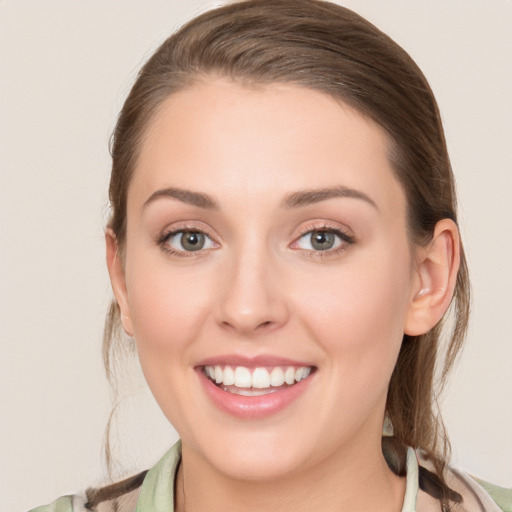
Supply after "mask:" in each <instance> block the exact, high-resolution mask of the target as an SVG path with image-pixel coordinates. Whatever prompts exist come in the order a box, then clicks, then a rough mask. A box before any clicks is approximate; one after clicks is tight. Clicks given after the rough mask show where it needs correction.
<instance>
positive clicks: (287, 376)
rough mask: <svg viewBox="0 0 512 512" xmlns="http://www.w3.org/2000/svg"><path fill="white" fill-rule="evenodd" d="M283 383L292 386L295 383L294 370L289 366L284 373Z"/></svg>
mask: <svg viewBox="0 0 512 512" xmlns="http://www.w3.org/2000/svg"><path fill="white" fill-rule="evenodd" d="M284 381H285V382H286V384H290V385H291V384H293V383H294V382H295V368H293V367H292V366H289V367H288V368H286V371H285V372H284Z"/></svg>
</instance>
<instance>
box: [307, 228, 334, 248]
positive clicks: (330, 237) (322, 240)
mask: <svg viewBox="0 0 512 512" xmlns="http://www.w3.org/2000/svg"><path fill="white" fill-rule="evenodd" d="M311 245H312V246H313V248H314V249H317V250H319V251H326V250H327V249H330V248H331V247H332V246H333V245H334V234H333V233H329V232H327V231H315V232H314V233H313V234H312V240H311Z"/></svg>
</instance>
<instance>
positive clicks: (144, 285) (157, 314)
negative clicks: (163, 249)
mask: <svg viewBox="0 0 512 512" xmlns="http://www.w3.org/2000/svg"><path fill="white" fill-rule="evenodd" d="M204 274H205V273H204V272H202V273H201V271H197V270H196V271H194V273H193V274H191V273H190V271H187V270H186V269H183V268H182V269H180V268H177V267H176V266H172V265H169V264H168V262H166V261H165V259H163V258H161V257H160V258H158V257H157V258H154V261H148V260H147V259H146V260H145V262H144V264H143V265H141V264H138V262H137V261H136V260H135V261H134V262H133V265H132V266H131V267H128V266H127V288H128V290H129V293H128V302H129V307H130V315H131V318H132V323H133V329H134V335H135V339H136V340H137V346H138V350H139V357H140V359H141V363H142V364H143V367H144V366H145V365H146V366H147V365H149V364H151V365H155V366H161V365H166V364H174V363H176V362H178V361H183V360H184V359H186V358H187V356H188V353H187V351H186V348H187V347H188V345H189V344H190V343H191V341H193V340H194V339H195V338H196V337H197V334H198V330H199V328H200V326H201V325H202V324H203V323H204V320H205V317H206V315H207V310H208V307H209V302H210V300H211V296H212V294H211V291H210V287H209V279H208V273H206V275H204ZM166 355H172V357H170V358H166V357H165V356H166ZM146 363H147V364H146ZM150 370H151V368H150ZM145 373H146V370H145Z"/></svg>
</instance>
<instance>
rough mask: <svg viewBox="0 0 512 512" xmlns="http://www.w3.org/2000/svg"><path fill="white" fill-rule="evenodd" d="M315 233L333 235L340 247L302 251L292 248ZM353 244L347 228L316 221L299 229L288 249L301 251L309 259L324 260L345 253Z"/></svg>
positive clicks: (354, 239)
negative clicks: (338, 241)
mask: <svg viewBox="0 0 512 512" xmlns="http://www.w3.org/2000/svg"><path fill="white" fill-rule="evenodd" d="M315 231H325V232H327V233H333V234H334V235H336V236H338V237H339V238H340V241H341V243H340V245H339V246H337V247H335V248H331V249H325V250H315V249H302V248H300V247H294V246H295V245H296V244H298V242H299V241H300V240H301V239H302V238H303V237H304V236H305V235H307V234H309V233H313V232H315ZM355 242H356V238H355V236H354V234H353V232H352V230H351V229H350V228H349V227H348V226H345V225H343V224H339V223H331V222H328V221H324V220H317V221H311V222H309V223H306V224H304V225H302V226H301V227H300V228H299V233H298V234H297V235H296V236H295V237H294V239H293V242H292V243H291V244H290V248H291V249H294V250H297V251H301V252H302V253H304V254H306V255H308V256H311V257H320V258H322V257H323V258H325V257H328V256H334V255H337V254H339V253H341V252H344V251H346V250H347V249H348V248H349V247H350V246H351V245H352V244H354V243H355Z"/></svg>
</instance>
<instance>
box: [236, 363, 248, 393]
mask: <svg viewBox="0 0 512 512" xmlns="http://www.w3.org/2000/svg"><path fill="white" fill-rule="evenodd" d="M251 384H252V379H251V372H250V371H249V369H248V368H245V367H244V366H237V367H236V369H235V386H236V387H237V388H250V387H251Z"/></svg>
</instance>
